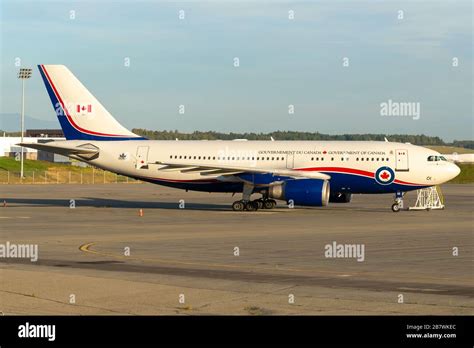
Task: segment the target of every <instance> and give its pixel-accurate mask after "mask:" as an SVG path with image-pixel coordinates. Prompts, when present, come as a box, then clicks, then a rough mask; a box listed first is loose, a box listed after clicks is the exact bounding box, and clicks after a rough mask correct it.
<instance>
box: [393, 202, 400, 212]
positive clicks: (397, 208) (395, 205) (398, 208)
mask: <svg viewBox="0 0 474 348" xmlns="http://www.w3.org/2000/svg"><path fill="white" fill-rule="evenodd" d="M392 211H393V212H394V213H398V212H399V211H400V206H399V205H398V203H393V204H392Z"/></svg>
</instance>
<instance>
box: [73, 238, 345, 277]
mask: <svg viewBox="0 0 474 348" xmlns="http://www.w3.org/2000/svg"><path fill="white" fill-rule="evenodd" d="M94 245H97V243H96V242H90V243H86V244H83V245H81V246H80V247H79V250H80V251H82V252H85V253H90V254H95V255H100V256H109V257H114V258H118V259H128V260H136V261H151V262H159V263H170V264H181V265H186V266H201V267H202V266H206V267H222V268H234V269H245V270H250V271H255V270H259V271H289V272H314V273H323V274H331V275H334V276H339V277H340V276H344V277H349V276H352V275H348V274H337V273H334V272H332V271H322V270H318V271H315V270H309V269H298V268H288V267H279V266H278V265H277V266H275V267H274V268H270V267H255V266H253V265H229V264H221V263H203V262H192V261H179V260H167V259H157V258H142V257H134V256H125V255H117V254H113V253H107V252H102V251H97V250H95V249H91V247H92V246H94Z"/></svg>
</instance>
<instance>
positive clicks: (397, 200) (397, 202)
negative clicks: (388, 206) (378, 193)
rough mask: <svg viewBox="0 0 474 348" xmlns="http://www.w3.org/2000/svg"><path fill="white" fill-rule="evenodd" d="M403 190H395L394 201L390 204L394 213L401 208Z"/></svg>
mask: <svg viewBox="0 0 474 348" xmlns="http://www.w3.org/2000/svg"><path fill="white" fill-rule="evenodd" d="M404 194H405V193H404V192H397V193H395V203H393V204H392V211H393V212H394V213H398V212H399V211H400V210H401V209H403V195H404Z"/></svg>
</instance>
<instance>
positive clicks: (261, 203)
mask: <svg viewBox="0 0 474 348" xmlns="http://www.w3.org/2000/svg"><path fill="white" fill-rule="evenodd" d="M254 203H255V204H257V206H258V209H263V208H265V203H264V202H263V199H256V200H255V201H254Z"/></svg>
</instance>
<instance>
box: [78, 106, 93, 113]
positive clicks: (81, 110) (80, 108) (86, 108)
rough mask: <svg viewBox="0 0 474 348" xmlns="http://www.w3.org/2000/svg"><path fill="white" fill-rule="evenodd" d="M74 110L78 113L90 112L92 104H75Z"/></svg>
mask: <svg viewBox="0 0 474 348" xmlns="http://www.w3.org/2000/svg"><path fill="white" fill-rule="evenodd" d="M76 111H77V113H78V114H81V115H86V114H88V113H91V112H92V104H88V105H82V104H77V106H76Z"/></svg>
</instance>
